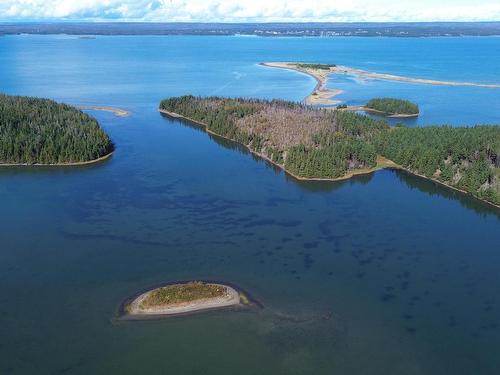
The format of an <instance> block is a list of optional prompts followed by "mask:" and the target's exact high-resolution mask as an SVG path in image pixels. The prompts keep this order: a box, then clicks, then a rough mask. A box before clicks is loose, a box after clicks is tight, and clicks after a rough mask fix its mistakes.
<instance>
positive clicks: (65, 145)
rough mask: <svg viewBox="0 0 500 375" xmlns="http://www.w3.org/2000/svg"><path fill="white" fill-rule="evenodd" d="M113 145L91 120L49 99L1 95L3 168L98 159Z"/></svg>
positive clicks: (83, 114)
mask: <svg viewBox="0 0 500 375" xmlns="http://www.w3.org/2000/svg"><path fill="white" fill-rule="evenodd" d="M112 151H113V143H112V142H111V140H110V139H109V137H108V135H107V134H106V133H105V132H104V130H102V129H101V127H100V126H99V124H98V122H97V121H96V120H95V119H94V118H93V117H91V116H89V115H87V114H85V113H83V112H82V111H80V110H78V109H76V108H74V107H71V106H69V105H66V104H61V103H57V102H55V101H52V100H49V99H39V98H31V97H21V96H8V95H0V164H70V163H78V162H86V161H92V160H95V159H98V158H100V157H102V156H105V155H107V154H109V153H110V152H112Z"/></svg>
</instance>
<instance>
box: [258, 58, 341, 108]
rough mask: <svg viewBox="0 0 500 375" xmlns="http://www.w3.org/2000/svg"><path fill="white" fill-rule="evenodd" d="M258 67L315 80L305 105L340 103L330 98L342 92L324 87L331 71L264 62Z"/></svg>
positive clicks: (285, 63) (293, 64) (292, 64)
mask: <svg viewBox="0 0 500 375" xmlns="http://www.w3.org/2000/svg"><path fill="white" fill-rule="evenodd" d="M260 65H262V66H267V67H270V68H279V69H288V70H294V71H296V72H299V73H304V74H307V75H309V76H311V77H313V78H314V79H315V80H316V86H315V87H314V89H313V91H312V92H311V94H309V95H308V96H306V97H305V98H304V100H303V101H304V103H305V104H307V105H335V104H339V103H340V101H338V100H334V99H332V98H334V97H335V96H337V95H340V94H342V93H343V91H342V90H335V89H329V88H327V87H326V83H327V82H328V76H329V75H330V72H331V70H326V69H325V70H321V69H309V68H299V67H297V64H295V63H287V62H264V63H261V64H260Z"/></svg>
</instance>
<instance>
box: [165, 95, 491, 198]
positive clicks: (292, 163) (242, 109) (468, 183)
mask: <svg viewBox="0 0 500 375" xmlns="http://www.w3.org/2000/svg"><path fill="white" fill-rule="evenodd" d="M159 110H160V112H162V113H164V114H165V115H168V116H171V117H174V118H182V119H185V120H188V121H190V122H192V123H195V124H198V125H199V126H201V127H203V128H204V129H205V130H206V131H207V132H209V133H211V134H214V135H217V136H221V137H223V138H227V139H230V140H233V141H236V142H238V143H240V144H242V145H244V146H245V147H247V148H248V149H249V150H250V151H251V152H252V153H254V154H256V155H258V156H260V157H261V158H263V159H265V160H267V161H269V162H271V163H273V164H274V165H276V166H278V167H280V168H282V169H283V170H285V171H286V172H287V173H288V174H289V175H291V176H293V177H295V178H297V179H301V180H330V181H334V180H342V179H347V178H351V177H352V176H355V175H359V174H366V173H371V172H373V171H375V170H377V169H380V168H399V169H404V170H406V171H408V172H410V173H412V174H415V175H418V176H421V177H424V178H427V179H431V180H433V181H436V182H437V183H440V184H443V185H445V186H448V187H450V188H452V189H455V190H459V191H461V192H465V193H469V194H471V195H473V196H475V197H476V198H479V199H481V200H483V201H485V202H488V203H490V204H492V205H495V206H497V207H500V157H499V155H500V127H498V126H494V125H491V126H487V125H483V126H474V127H457V128H454V127H449V126H428V127H421V128H408V127H404V126H397V127H390V126H389V125H388V124H387V122H386V121H385V120H383V119H380V120H376V119H372V118H370V117H367V116H364V115H360V114H357V113H355V112H350V111H344V110H331V109H326V108H313V107H311V106H307V105H304V104H300V103H293V102H287V101H282V100H271V101H267V100H259V99H233V98H223V97H207V98H202V97H194V96H182V97H174V98H169V99H165V100H163V101H162V102H161V103H160V108H159Z"/></svg>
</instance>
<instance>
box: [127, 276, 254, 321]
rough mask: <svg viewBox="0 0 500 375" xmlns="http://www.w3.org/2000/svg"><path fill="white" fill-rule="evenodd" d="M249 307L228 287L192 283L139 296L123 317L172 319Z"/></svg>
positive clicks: (242, 298) (245, 298)
mask: <svg viewBox="0 0 500 375" xmlns="http://www.w3.org/2000/svg"><path fill="white" fill-rule="evenodd" d="M242 304H243V305H249V304H250V302H249V300H248V298H247V297H246V296H245V295H244V294H242V293H240V292H238V291H236V290H235V289H234V288H232V287H230V286H228V285H222V284H216V283H207V282H201V281H191V282H187V283H179V284H172V285H167V286H164V287H160V288H156V289H153V290H150V291H148V292H145V293H142V294H141V295H139V296H138V297H137V298H135V299H134V300H133V301H132V302H130V303H128V304H127V305H126V307H125V311H126V315H128V316H130V317H141V316H146V317H147V316H172V315H180V314H187V313H193V312H199V311H204V310H213V309H220V308H226V307H230V306H239V305H242Z"/></svg>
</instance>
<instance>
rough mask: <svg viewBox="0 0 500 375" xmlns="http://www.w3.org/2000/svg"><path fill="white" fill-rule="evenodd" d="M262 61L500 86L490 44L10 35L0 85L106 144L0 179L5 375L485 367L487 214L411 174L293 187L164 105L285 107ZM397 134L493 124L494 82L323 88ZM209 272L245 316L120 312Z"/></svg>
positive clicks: (0, 59) (289, 95)
mask: <svg viewBox="0 0 500 375" xmlns="http://www.w3.org/2000/svg"><path fill="white" fill-rule="evenodd" d="M263 61H304V62H319V63H334V64H339V65H345V66H350V67H354V68H359V69H364V70H368V71H374V72H380V73H389V74H397V75H404V76H409V77H415V78H427V79H436V80H448V81H468V82H482V83H500V38H497V37H491V38H490V37H459V38H444V37H443V38H350V37H339V38H292V37H289V38H280V37H276V38H264V37H222V36H96V38H95V39H82V38H79V37H78V36H67V35H46V36H29V35H17V36H4V37H0V91H1V92H3V93H6V94H15V95H29V96H40V97H48V98H52V99H55V100H58V101H64V102H66V103H69V104H73V105H99V106H116V107H120V108H124V109H126V110H128V111H130V113H131V115H130V116H129V117H126V118H119V117H116V116H115V115H113V114H112V113H108V112H101V111H89V113H91V114H92V115H93V116H95V117H96V118H97V119H98V120H99V122H100V123H101V125H102V126H103V127H104V129H105V130H106V131H107V132H108V134H109V135H110V136H111V138H112V140H113V142H114V143H115V145H116V152H115V153H114V155H113V157H112V158H111V159H110V160H108V161H106V162H103V163H100V164H96V165H93V166H86V167H78V168H42V167H38V168H36V167H19V168H2V169H0V197H1V200H0V212H1V215H0V224H1V225H0V238H1V239H2V241H1V246H0V337H1V340H0V373H1V374H107V375H109V374H147V373H150V374H203V375H205V374H217V375H222V374H228V375H232V374H235V373H238V374H262V375H264V374H273V375H276V374H315V375H316V374H372V375H378V374H380V375H387V374H405V375H406V374H412V375H416V374H426V375H432V374H436V375H442V374H454V375H460V374H463V375H465V374H467V375H468V374H492V375H493V374H497V373H498V368H500V356H499V355H498V354H499V352H498V351H499V347H500V276H499V272H498V270H499V269H500V251H499V249H500V246H499V245H500V213H499V211H498V209H496V208H494V207H491V206H489V205H487V204H485V203H483V202H481V201H478V200H476V199H474V198H471V197H469V196H467V195H464V194H461V193H459V192H455V191H452V190H449V189H447V188H445V187H443V186H439V185H436V184H435V183H433V182H431V181H427V180H424V179H421V178H419V177H415V176H412V175H409V174H407V173H405V172H401V171H394V170H382V171H378V172H375V173H373V174H371V175H366V176H359V177H356V178H353V179H351V180H348V181H342V182H329V183H326V182H298V181H296V180H294V179H292V178H290V177H288V176H286V175H285V174H284V173H283V172H282V171H279V170H276V169H275V168H274V167H273V166H271V165H269V164H268V163H266V162H265V161H263V160H260V159H258V158H256V157H253V156H252V155H250V154H248V152H246V151H245V150H244V149H242V148H241V147H239V146H238V145H237V144H234V143H232V142H228V141H222V140H220V139H217V138H214V137H212V136H210V135H208V134H206V133H205V132H203V131H202V130H200V129H198V128H195V127H193V126H190V125H188V124H186V123H183V122H182V121H178V120H172V119H169V118H166V117H163V116H162V115H161V114H160V113H158V111H157V108H158V104H159V101H160V100H161V99H163V98H166V97H169V96H177V95H184V94H193V95H220V96H242V97H258V98H280V99H286V100H293V101H300V100H302V99H303V98H304V97H305V96H307V95H308V94H309V93H310V91H311V90H312V89H313V88H314V86H315V81H314V79H313V78H311V77H308V76H306V75H303V74H299V73H296V72H293V71H284V70H283V71H282V70H278V69H272V68H266V67H262V66H260V65H258V64H259V62H263ZM328 85H329V86H330V87H332V88H340V89H342V90H343V91H344V92H343V93H342V94H341V95H340V96H338V97H337V99H339V100H342V101H343V102H345V103H347V104H362V103H364V102H366V101H367V100H369V99H370V98H372V97H379V96H391V97H400V98H404V99H410V100H412V101H415V102H416V103H418V104H419V105H420V109H421V113H422V114H421V116H420V117H419V118H418V119H413V120H405V121H407V122H408V125H409V126H427V125H431V124H448V125H452V126H465V125H474V124H500V89H488V88H477V87H442V86H429V85H417V84H408V83H398V82H388V81H382V80H360V79H358V78H356V77H350V76H337V77H332V78H331V80H330V81H329V83H328ZM175 280H219V281H225V282H228V283H232V284H235V285H238V286H240V287H242V288H243V289H245V290H247V291H248V292H249V293H250V294H251V295H252V297H253V298H254V299H256V300H257V301H258V302H259V303H260V304H261V305H262V307H261V308H255V309H249V310H244V311H214V312H209V313H206V314H199V315H193V316H188V317H179V318H172V319H165V320H151V321H141V322H126V321H121V320H119V319H117V313H118V309H119V307H120V304H121V303H122V302H123V301H124V300H125V299H127V298H128V297H130V296H131V295H134V294H135V293H136V292H137V291H140V290H143V289H145V288H148V287H150V286H154V285H158V284H162V283H167V282H172V281H175Z"/></svg>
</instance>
